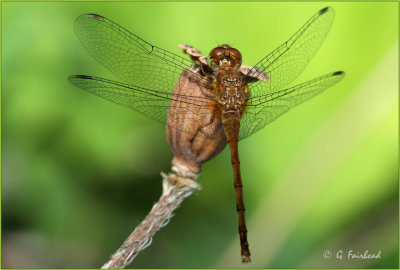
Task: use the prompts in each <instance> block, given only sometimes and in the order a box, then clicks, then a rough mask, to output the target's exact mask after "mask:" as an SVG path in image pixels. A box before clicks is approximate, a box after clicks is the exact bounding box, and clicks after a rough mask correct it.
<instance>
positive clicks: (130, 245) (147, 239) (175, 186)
mask: <svg viewBox="0 0 400 270" xmlns="http://www.w3.org/2000/svg"><path fill="white" fill-rule="evenodd" d="M172 171H173V173H170V174H168V175H166V174H164V173H161V175H162V177H163V193H162V195H161V197H160V199H159V201H158V202H157V203H156V204H155V205H154V206H153V208H152V209H151V211H150V213H149V214H148V215H147V216H146V218H145V219H144V220H143V221H142V223H140V224H139V226H137V227H136V229H135V230H134V231H133V233H132V234H131V235H129V237H128V238H127V239H126V240H125V242H124V243H123V244H122V246H121V247H120V248H119V249H118V250H117V251H116V252H115V253H114V254H113V255H112V256H111V258H110V259H109V261H108V262H107V263H106V264H104V265H103V266H102V269H115V268H125V267H126V266H127V265H128V264H130V263H131V262H132V261H133V259H134V258H135V257H136V255H137V254H138V253H139V252H140V251H142V250H143V249H145V248H146V247H148V246H149V245H150V244H151V241H152V237H153V235H154V234H155V233H156V232H157V231H158V230H159V229H161V228H162V227H164V226H165V225H167V223H168V222H169V220H170V218H171V217H172V213H173V212H174V210H175V209H176V208H177V207H178V206H179V205H180V204H181V202H182V201H183V199H184V198H186V197H188V196H190V195H191V194H192V193H193V192H195V191H196V190H199V189H200V185H199V184H198V183H197V182H196V181H195V180H196V179H197V176H198V175H197V174H195V173H193V172H191V171H189V170H188V169H186V168H185V167H183V166H174V167H173V168H172Z"/></svg>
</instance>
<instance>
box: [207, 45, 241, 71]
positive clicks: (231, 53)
mask: <svg viewBox="0 0 400 270" xmlns="http://www.w3.org/2000/svg"><path fill="white" fill-rule="evenodd" d="M241 64H242V54H241V53H240V52H239V51H238V50H236V49H234V48H231V47H229V46H228V45H226V44H224V45H221V46H218V47H217V48H214V49H213V50H212V51H211V52H210V67H211V68H212V69H213V70H215V69H218V68H224V67H231V68H234V69H239V68H240V66H241Z"/></svg>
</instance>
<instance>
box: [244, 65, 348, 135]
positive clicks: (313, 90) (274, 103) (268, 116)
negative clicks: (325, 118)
mask: <svg viewBox="0 0 400 270" xmlns="http://www.w3.org/2000/svg"><path fill="white" fill-rule="evenodd" d="M343 77H344V72H342V71H338V72H334V73H330V74H327V75H324V76H321V77H318V78H316V79H314V80H311V81H308V82H305V83H302V84H299V85H296V86H294V87H291V88H287V89H284V90H280V91H276V92H273V93H269V94H265V95H263V96H257V97H251V98H250V99H249V100H248V105H247V107H246V112H245V113H244V115H243V117H242V119H241V121H240V132H239V139H243V138H246V137H248V136H250V135H251V134H253V133H255V132H257V131H258V130H260V129H261V128H263V127H264V126H265V125H267V124H268V123H271V122H272V121H273V120H275V119H276V118H278V117H279V116H281V115H282V114H284V113H285V112H287V111H288V110H290V109H291V108H293V107H295V106H297V105H298V104H300V103H303V102H304V101H306V100H308V99H310V98H312V97H314V96H315V95H317V94H319V93H321V92H323V91H324V90H326V89H327V88H329V87H331V86H333V85H335V84H336V83H337V82H339V81H340V80H342V79H343ZM267 84H268V83H264V85H265V87H266V85H267Z"/></svg>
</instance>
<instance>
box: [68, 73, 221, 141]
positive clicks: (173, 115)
mask: <svg viewBox="0 0 400 270" xmlns="http://www.w3.org/2000/svg"><path fill="white" fill-rule="evenodd" d="M184 74H185V76H193V72H191V71H189V70H185V71H184ZM184 79H185V78H184V77H182V78H180V79H179V81H178V82H177V84H176V87H175V92H174V93H169V92H164V91H158V90H150V89H146V88H141V87H137V86H132V85H129V84H125V83H121V82H116V81H112V80H108V79H103V78H98V77H93V76H86V75H73V76H70V77H69V78H68V80H69V81H70V82H71V83H72V84H74V85H76V86H78V87H79V88H81V89H83V90H85V91H88V92H90V93H92V94H95V95H97V96H99V97H101V98H104V99H106V100H109V101H112V102H114V103H116V104H119V105H122V106H125V107H128V108H130V109H132V110H134V111H137V112H139V113H141V114H143V115H145V116H147V117H149V118H151V119H153V120H156V121H157V122H160V123H162V124H164V125H165V124H166V123H167V124H168V125H170V126H171V127H173V128H175V129H177V130H180V131H183V132H185V133H193V124H192V125H189V124H185V122H183V123H182V124H181V125H176V122H179V121H181V119H185V120H186V122H188V123H190V122H193V121H194V122H196V123H197V122H204V121H211V119H212V108H213V107H212V106H213V104H214V101H213V100H212V98H208V97H207V95H209V93H205V92H206V91H209V89H208V88H206V87H205V86H202V87H199V86H198V84H197V83H191V84H188V83H187V82H188V81H189V80H187V79H186V80H184ZM181 83H182V84H183V83H186V85H184V86H185V87H183V85H180V84H181ZM183 91H188V92H191V93H192V94H191V95H189V94H187V93H183ZM206 94H207V95H206ZM168 113H170V116H169V118H168V122H167V115H168ZM189 120H190V121H189ZM181 122H182V121H181ZM207 135H208V136H211V135H209V134H204V135H203V136H204V137H206V136H207Z"/></svg>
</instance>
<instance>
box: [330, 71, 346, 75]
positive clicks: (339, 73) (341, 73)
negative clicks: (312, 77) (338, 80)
mask: <svg viewBox="0 0 400 270" xmlns="http://www.w3.org/2000/svg"><path fill="white" fill-rule="evenodd" d="M344 74H345V73H344V71H341V70H340V71H336V72H333V74H332V75H333V76H339V75H344Z"/></svg>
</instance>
